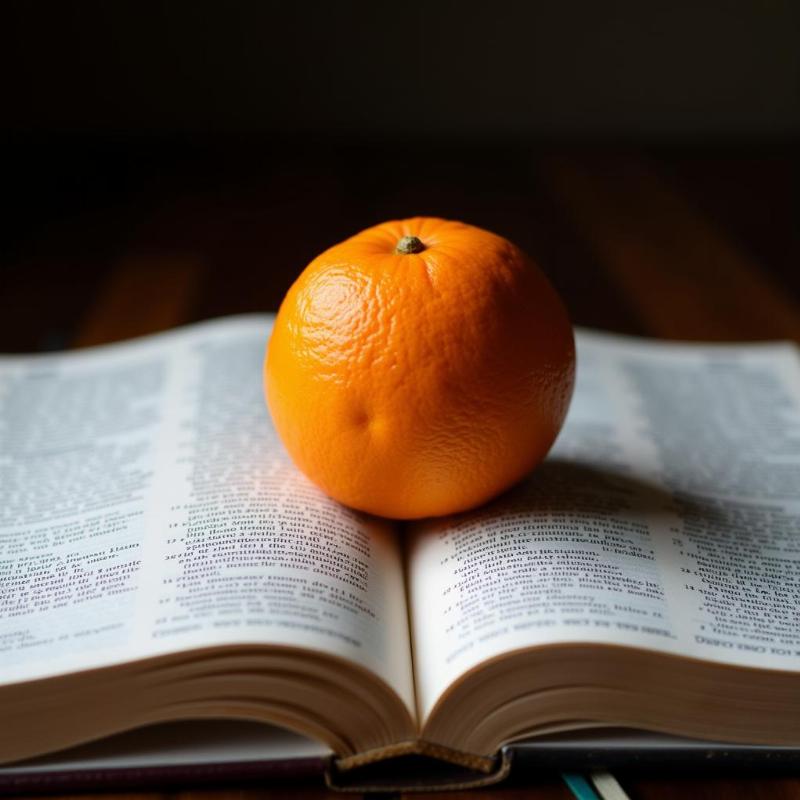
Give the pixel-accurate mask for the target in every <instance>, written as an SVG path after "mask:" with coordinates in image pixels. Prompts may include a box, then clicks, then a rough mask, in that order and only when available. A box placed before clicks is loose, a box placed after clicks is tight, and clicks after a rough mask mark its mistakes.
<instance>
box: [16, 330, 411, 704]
mask: <svg viewBox="0 0 800 800" xmlns="http://www.w3.org/2000/svg"><path fill="white" fill-rule="evenodd" d="M271 323H272V318H271V317H269V316H266V315H264V316H247V317H235V318H230V319H227V320H218V321H213V322H209V323H202V324H199V325H194V326H190V327H188V328H185V329H182V330H179V331H174V332H171V333H167V334H161V335H157V336H152V337H147V338H144V339H141V340H137V341H133V342H128V343H123V344H119V345H110V346H106V347H100V348H93V349H90V350H85V351H78V352H74V353H65V354H58V355H42V356H33V357H16V356H10V357H3V358H2V359H0V476H2V481H1V482H0V683H11V682H15V681H19V680H23V679H32V678H39V677H45V676H48V675H54V674H59V673H64V672H70V671H74V670H78V669H87V668H91V667H98V666H104V665H109V664H113V663H118V662H122V661H127V660H131V659H135V658H142V657H145V656H150V655H157V654H161V653H168V652H173V651H177V650H184V649H188V648H192V647H204V646H210V645H221V644H226V643H230V644H234V643H275V644H286V645H296V646H300V647H309V648H312V649H315V650H320V651H323V652H326V653H329V654H332V655H334V656H339V657H343V658H346V659H349V660H352V661H355V662H357V663H359V664H362V665H364V666H365V667H367V668H368V669H370V670H371V671H373V672H375V673H377V674H378V675H379V676H381V677H383V678H384V679H385V680H386V681H387V682H388V683H389V684H390V685H391V686H393V687H394V688H395V689H396V691H397V692H398V694H399V695H400V696H401V697H402V698H403V699H404V701H405V702H406V703H407V704H408V706H409V707H410V708H413V688H412V677H411V666H410V651H409V643H408V635H407V631H408V623H407V617H406V612H405V594H404V586H403V577H402V568H401V557H400V553H399V548H398V543H397V541H396V537H395V536H394V534H393V532H392V530H391V529H390V527H389V526H388V524H385V523H379V522H377V521H375V520H372V519H370V518H368V517H366V516H362V515H357V514H355V513H352V512H350V511H348V510H347V509H345V508H343V507H341V506H339V505H338V504H336V503H334V502H333V501H331V500H329V499H327V498H326V497H324V496H323V495H322V494H321V493H320V492H318V491H317V490H316V489H315V488H314V487H313V486H311V485H310V484H309V483H308V482H307V481H306V480H305V479H304V478H303V477H302V476H301V475H300V474H299V473H298V472H297V470H295V469H294V467H293V466H292V465H291V464H290V462H289V461H288V458H287V457H286V456H285V454H284V451H283V449H282V447H281V446H280V444H279V442H278V440H277V438H276V435H275V433H274V431H273V429H272V425H271V422H270V419H269V414H268V412H267V409H266V406H265V403H264V400H263V393H262V385H261V383H262V377H261V376H262V361H263V356H264V348H265V344H266V341H267V338H268V333H269V329H270V326H271Z"/></svg>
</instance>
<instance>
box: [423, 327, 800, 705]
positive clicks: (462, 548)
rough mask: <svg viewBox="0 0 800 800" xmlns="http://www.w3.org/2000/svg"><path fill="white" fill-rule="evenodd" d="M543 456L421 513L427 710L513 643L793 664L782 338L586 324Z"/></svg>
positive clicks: (793, 491) (795, 628)
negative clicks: (617, 329) (729, 339)
mask: <svg viewBox="0 0 800 800" xmlns="http://www.w3.org/2000/svg"><path fill="white" fill-rule="evenodd" d="M577 347H578V379H577V386H576V391H575V396H574V399H573V402H572V406H571V408H570V411H569V414H568V417H567V421H566V424H565V427H564V429H563V431H562V433H561V435H560V436H559V438H558V441H557V443H556V445H555V446H554V448H553V450H552V451H551V453H550V455H549V456H548V458H547V459H546V461H545V462H544V463H543V464H542V465H540V467H539V468H538V469H536V470H535V471H534V472H533V474H532V475H531V476H530V477H529V478H528V479H527V480H526V481H524V482H523V484H522V485H520V486H518V487H516V488H515V489H514V490H512V491H511V492H509V493H508V494H507V495H505V496H504V497H502V498H500V499H499V500H497V501H496V502H494V503H492V504H490V505H489V506H487V507H485V508H483V509H480V510H477V511H475V512H472V513H467V514H463V515H460V516H458V517H455V518H450V519H447V520H443V521H434V522H428V523H425V524H422V525H417V526H414V527H413V529H412V540H411V543H410V555H409V564H410V566H409V592H410V603H411V610H412V625H413V646H414V658H415V668H416V676H417V687H418V702H419V708H420V712H421V714H422V716H423V717H424V715H426V714H427V713H428V712H429V711H430V710H431V708H432V706H433V704H434V703H435V702H436V699H437V698H438V697H439V695H440V694H441V693H442V691H443V690H444V689H445V688H446V687H447V686H448V685H449V684H450V683H451V682H453V681H454V680H455V679H456V678H457V677H458V676H459V675H462V674H463V673H464V672H466V671H468V670H469V669H471V668H472V667H474V666H476V665H477V664H479V663H481V662H482V661H485V660H487V659H490V658H493V657H495V656H498V655H500V654H502V653H504V652H508V651H511V650H514V649H517V648H525V647H531V646H536V645H539V644H547V643H553V642H564V643H566V642H607V643H616V644H622V645H635V646H638V647H646V648H652V649H657V650H664V651H668V652H673V653H679V654H683V655H686V656H693V657H696V658H700V659H709V660H716V661H722V662H726V663H735V664H742V665H751V666H758V667H768V668H780V669H791V670H794V669H800V618H798V615H797V608H798V604H800V367H799V366H798V363H799V362H798V356H797V351H796V350H795V348H794V347H792V346H791V345H788V344H787V345H783V344H777V345H744V346H734V345H719V346H715V345H708V346H706V345H681V344H674V345H673V344H667V343H658V342H645V341H641V340H636V339H628V338H624V337H614V336H606V335H602V334H593V333H589V332H580V333H579V334H578V337H577Z"/></svg>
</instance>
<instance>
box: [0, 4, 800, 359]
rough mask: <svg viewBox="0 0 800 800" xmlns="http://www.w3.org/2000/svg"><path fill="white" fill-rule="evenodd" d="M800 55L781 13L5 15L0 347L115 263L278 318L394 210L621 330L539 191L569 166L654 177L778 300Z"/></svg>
mask: <svg viewBox="0 0 800 800" xmlns="http://www.w3.org/2000/svg"><path fill="white" fill-rule="evenodd" d="M798 43H800V4H798V3H796V2H792V1H791V0H783V1H780V0H773V1H771V2H770V1H768V0H762V2H757V1H756V0H746V1H744V2H737V1H735V0H734V1H732V0H728V2H722V1H720V2H695V3H688V2H687V3H680V2H677V3H676V2H645V3H642V2H634V1H633V0H625V1H624V2H620V1H617V2H602V3H600V2H591V1H590V0H570V1H568V2H558V3H556V2H553V3H533V2H508V0H506V1H505V2H503V1H499V2H498V1H497V0H493V1H492V2H478V1H477V0H462V2H446V1H445V0H429V2H402V3H400V2H394V3H389V2H347V1H346V0H345V1H343V2H313V0H306V1H305V2H294V3H292V2H282V3H277V2H276V3H270V2H262V3H255V2H254V3H244V2H224V3H223V2H219V3H213V2H195V3H189V2H161V3H152V2H150V3H148V2H143V3H128V2H71V3H70V2H63V3H55V2H54V3H43V2H11V3H5V4H3V5H2V7H0V45H1V47H0V49H1V50H2V55H1V56H0V58H1V59H2V64H1V67H2V78H0V81H1V82H2V106H0V108H1V111H0V114H2V117H0V120H1V124H2V137H3V139H2V157H1V159H0V168H2V193H3V194H2V196H3V200H4V203H3V207H4V210H3V212H2V219H3V223H2V226H1V227H0V270H1V272H0V280H2V283H0V320H2V327H0V350H4V351H9V350H11V351H14V350H37V349H48V348H54V347H63V346H67V345H68V344H69V343H70V342H74V341H75V336H76V335H77V332H78V331H79V330H80V328H81V325H82V324H83V322H82V321H83V320H85V317H86V314H87V313H89V310H90V308H91V307H92V304H93V303H94V302H95V301H96V299H97V297H98V296H99V294H100V293H101V292H102V289H103V286H105V284H106V282H107V280H108V277H109V274H110V273H111V272H113V270H114V269H116V268H117V267H118V265H119V264H120V263H121V262H123V261H126V263H130V259H131V258H141V259H144V261H148V259H149V263H150V269H151V273H148V274H152V275H154V276H155V277H153V292H158V291H164V290H165V289H164V288H163V287H160V286H159V281H158V275H157V270H156V271H155V272H153V270H152V264H153V263H155V262H156V261H158V260H159V259H160V260H161V262H162V263H163V262H164V261H165V260H166V261H168V260H169V259H170V258H175V259H189V260H191V261H192V262H193V263H196V264H198V265H199V271H200V278H199V280H200V282H201V283H202V291H199V292H198V293H197V299H196V301H193V303H192V305H191V307H190V309H189V311H188V312H187V320H188V319H199V318H203V317H206V316H212V315H217V314H223V313H234V312H237V311H245V310H268V309H274V308H276V307H277V304H278V303H279V301H280V298H281V297H282V295H283V293H284V291H285V289H286V288H287V287H288V285H289V283H290V282H291V280H292V279H293V277H294V276H295V275H296V274H297V272H299V270H301V269H302V268H303V266H304V265H305V264H306V263H307V262H308V261H309V260H310V259H311V258H312V257H313V256H314V255H315V254H316V253H317V252H319V251H320V250H321V249H323V248H324V247H326V246H328V245H329V244H332V243H334V242H336V241H338V240H339V239H341V238H343V237H345V236H347V235H349V234H351V233H353V232H355V231H356V230H359V229H361V228H363V227H366V226H367V225H370V224H373V223H375V222H378V221H380V220H382V219H386V218H389V217H395V216H406V215H412V214H437V215H442V216H449V217H457V218H462V219H465V220H466V221H469V222H472V223H475V224H478V225H482V226H485V227H488V228H491V229H494V230H496V231H498V232H499V233H502V234H504V235H507V236H509V237H510V238H512V239H514V240H515V241H517V242H518V243H519V244H521V245H522V246H523V247H525V248H526V249H528V250H529V251H530V252H531V253H532V254H533V255H534V256H535V257H536V258H537V259H538V260H539V261H540V262H541V263H542V265H543V267H544V268H545V269H546V271H548V272H549V273H550V275H551V277H552V279H553V280H554V282H555V283H556V285H557V286H558V288H559V289H560V290H561V291H562V293H563V294H564V296H565V299H566V300H567V303H568V305H569V307H570V310H571V312H572V314H573V317H574V318H575V320H576V321H577V322H579V323H582V324H589V325H598V326H601V327H610V328H615V329H618V330H632V331H633V330H637V324H636V320H635V319H634V318H633V317H632V316H629V315H626V312H625V309H624V308H622V307H621V306H620V304H619V303H617V304H616V306H614V304H613V303H611V301H610V300H608V301H607V302H606V301H605V300H604V298H605V297H606V296H607V295H608V293H609V291H610V290H609V289H608V287H606V286H605V285H604V282H603V280H602V277H601V276H600V274H599V272H597V271H596V270H593V266H592V264H593V255H592V253H591V248H589V247H588V246H585V245H584V244H582V242H581V240H580V236H579V235H577V232H576V231H575V230H574V229H573V227H572V224H571V222H570V220H569V218H568V215H565V214H564V212H563V209H562V208H561V206H560V204H559V203H558V201H557V199H555V198H554V197H553V194H552V191H551V189H550V188H549V184H548V182H547V180H546V179H545V178H544V177H543V175H546V174H547V165H548V164H549V160H550V159H551V158H553V157H560V156H561V155H563V154H564V153H566V154H568V155H570V156H573V155H575V156H578V157H580V158H584V157H589V158H596V157H597V156H598V154H599V156H600V157H601V158H602V157H605V156H606V155H608V156H609V157H612V158H613V157H615V156H616V155H618V154H620V153H623V154H630V153H635V154H636V155H637V157H644V158H646V159H649V160H650V161H651V162H652V163H655V164H657V165H658V168H659V170H660V171H661V173H662V175H663V176H664V177H665V179H666V180H668V181H670V182H672V184H673V185H675V186H677V187H678V188H680V189H681V190H684V191H688V193H689V196H690V199H691V202H692V203H695V204H696V205H697V206H698V207H699V208H700V209H701V210H702V211H703V213H705V214H707V215H708V216H709V217H710V219H712V220H717V221H719V222H720V223H721V224H724V225H725V226H726V227H727V228H728V229H729V230H730V231H731V233H732V235H733V236H734V238H735V239H736V240H737V242H738V243H739V244H741V245H743V246H744V247H745V248H747V250H748V252H749V253H752V254H753V256H754V258H756V259H757V260H758V261H759V263H761V264H764V265H766V266H767V267H768V268H769V269H770V270H772V271H773V272H774V273H775V276H776V279H777V280H778V281H779V282H780V285H781V286H782V287H783V289H784V290H785V291H786V292H796V291H797V289H798V286H797V284H798V279H797V272H798V268H797V264H798V261H797V257H798V253H800V247H798V244H797V233H796V228H797V225H796V220H797V212H798V207H797V191H796V190H797V178H798V170H797V159H796V142H797V138H798V134H799V133H800V46H799V44H798ZM612 306H614V310H613V312H612V311H610V310H609V309H610V308H611V307H612Z"/></svg>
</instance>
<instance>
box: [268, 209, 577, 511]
mask: <svg viewBox="0 0 800 800" xmlns="http://www.w3.org/2000/svg"><path fill="white" fill-rule="evenodd" d="M574 376H575V350H574V343H573V336H572V326H571V325H570V322H569V319H568V317H567V314H566V311H565V309H564V307H563V305H562V303H561V300H560V299H559V297H558V295H557V294H556V292H555V290H554V289H553V288H552V286H551V285H550V283H549V282H548V281H547V279H546V278H545V276H544V275H543V273H542V272H541V271H540V270H539V268H538V267H537V266H536V265H535V264H534V263H533V262H532V261H531V260H530V259H529V258H528V257H527V256H526V255H525V254H524V253H523V252H522V251H521V250H520V249H519V248H518V247H516V246H515V245H513V244H512V243H511V242H509V241H508V240H506V239H504V238H502V237H500V236H497V235H495V234H493V233H489V232H488V231H485V230H482V229H480V228H476V227H474V226H471V225H465V224H463V223H460V222H451V221H447V220H442V219H436V218H431V217H416V218H413V219H406V220H398V221H392V222H386V223H383V224H381V225H376V226H375V227H373V228H369V229H367V230H365V231H362V232H361V233H358V234H356V235H355V236H353V237H351V238H350V239H347V240H346V241H344V242H341V243H340V244H338V245H335V246H334V247H331V248H330V249H329V250H326V251H325V252H324V253H322V254H321V255H320V256H318V257H317V258H316V259H314V260H313V261H312V262H311V263H310V264H309V265H308V266H307V267H306V269H305V270H304V271H303V273H302V274H301V275H300V277H299V278H298V279H297V281H296V282H295V283H294V285H293V286H292V287H291V289H290V290H289V292H288V294H287V295H286V298H285V299H284V301H283V304H282V305H281V308H280V311H279V313H278V316H277V319H276V321H275V327H274V330H273V334H272V337H271V340H270V343H269V347H268V351H267V358H266V361H265V367H264V378H265V392H266V397H267V402H268V405H269V408H270V411H271V414H272V419H273V421H274V424H275V427H276V429H277V431H278V434H279V435H280V437H281V439H282V440H283V443H284V445H285V446H286V449H287V450H288V452H289V454H290V456H291V457H292V459H293V460H294V462H295V463H296V465H297V466H298V467H299V468H300V469H301V470H302V471H303V472H304V473H305V474H306V475H307V476H308V477H309V478H310V479H311V480H312V481H314V482H315V483H316V484H317V485H318V486H320V487H321V488H322V489H323V490H324V491H325V492H326V493H327V494H329V495H330V496H331V497H333V498H335V499H337V500H339V501H340V502H342V503H345V504H346V505H349V506H352V507H353V508H357V509H360V510H363V511H368V512H371V513H373V514H378V515H381V516H385V517H393V518H398V519H414V518H420V517H427V516H438V515H442V514H450V513H454V512H457V511H462V510H465V509H468V508H471V507H473V506H477V505H479V504H481V503H483V502H485V501H487V500H489V499H490V498H492V497H494V496H495V495H497V494H498V493H500V492H502V491H503V490H505V489H507V488H508V487H510V486H511V485H512V484H514V483H516V482H517V481H518V480H520V479H521V478H522V477H523V476H524V475H525V474H526V473H527V472H529V471H530V470H531V469H532V468H533V467H534V466H535V465H536V464H537V463H538V462H539V461H541V459H542V458H544V456H545V455H546V453H547V451H548V449H549V448H550V446H551V444H552V443H553V441H554V440H555V437H556V435H557V434H558V431H559V429H560V427H561V424H562V422H563V419H564V416H565V414H566V411H567V407H568V405H569V400H570V397H571V395H572V389H573V383H574Z"/></svg>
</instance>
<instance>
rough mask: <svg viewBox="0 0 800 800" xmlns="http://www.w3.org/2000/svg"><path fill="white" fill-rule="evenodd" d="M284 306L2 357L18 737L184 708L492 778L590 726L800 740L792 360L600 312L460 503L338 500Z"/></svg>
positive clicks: (799, 382) (3, 538)
mask: <svg viewBox="0 0 800 800" xmlns="http://www.w3.org/2000/svg"><path fill="white" fill-rule="evenodd" d="M270 325H271V317H269V316H266V315H265V316H242V317H233V318H228V319H222V320H216V321H212V322H208V323H201V324H198V325H193V326H190V327H187V328H184V329H180V330H177V331H173V332H170V333H166V334H161V335H157V336H152V337H147V338H143V339H140V340H136V341H132V342H126V343H122V344H115V345H109V346H104V347H98V348H94V349H89V350H84V351H76V352H71V353H65V354H55V355H50V354H47V355H37V356H25V357H22V356H8V357H3V358H2V359H0V708H1V709H2V724H1V725H0V763H2V764H9V763H12V762H17V761H20V760H23V759H29V758H32V757H34V756H41V755H42V754H46V753H53V752H56V751H59V750H62V749H64V748H68V747H71V746H73V745H76V744H79V743H83V742H89V741H92V740H97V739H100V738H102V737H107V736H110V735H112V734H115V733H119V732H121V731H125V730H129V729H132V728H137V727H141V726H147V725H152V724H154V723H174V722H177V721H180V720H202V719H230V720H252V721H261V722H265V723H271V724H272V725H278V726H281V727H283V728H286V729H289V730H290V731H294V732H296V733H301V734H303V735H305V736H307V737H310V738H311V739H314V740H317V741H319V742H321V743H322V744H323V745H324V747H325V748H326V749H329V750H330V751H331V752H333V753H334V754H336V756H337V757H338V758H337V766H338V769H339V770H340V771H348V770H351V769H354V768H356V767H359V766H362V765H365V764H369V763H370V762H374V761H378V760H381V759H387V758H391V757H393V756H402V755H404V754H423V755H427V756H431V757H433V758H437V759H443V760H445V761H449V762H453V763H456V764H459V765H462V766H464V767H467V768H469V769H473V770H475V771H477V772H478V773H482V772H485V773H488V772H490V771H491V770H492V769H493V768H495V761H494V756H495V754H496V753H497V752H498V749H499V748H500V747H501V746H503V745H504V744H507V743H509V742H514V741H518V740H523V739H530V738H531V737H536V736H543V735H546V734H552V733H553V732H556V731H569V730H572V731H579V730H581V729H591V728H595V727H597V726H615V727H625V728H635V729H642V730H646V731H656V732H666V733H673V734H679V735H683V736H690V737H694V738H697V739H714V740H722V741H726V742H733V743H735V742H739V743H748V744H754V745H755V744H762V745H764V744H766V745H800V614H799V613H798V609H800V361H798V357H797V352H796V350H795V349H794V348H793V347H792V346H791V345H788V344H768V345H742V346H733V345H686V344H666V343H659V342H646V341H639V340H635V339H628V338H622V337H615V336H610V335H604V334H596V333H590V332H585V331H580V332H579V333H578V335H577V345H578V381H577V388H576V394H575V397H574V400H573V404H572V407H571V409H570V413H569V415H568V419H567V423H566V426H565V428H564V430H563V431H562V433H561V435H560V437H559V439H558V441H557V443H556V445H555V447H554V448H553V450H552V452H551V453H550V455H549V456H548V458H547V460H546V461H545V463H544V464H542V465H541V466H540V467H539V468H538V469H537V470H535V471H534V473H533V474H532V475H531V476H530V477H529V478H528V479H527V480H526V481H525V482H524V483H523V484H521V485H519V486H518V487H516V488H515V489H513V490H511V491H510V492H509V493H507V494H506V495H505V496H503V497H501V498H499V499H498V500H496V501H495V502H493V503H491V504H490V505H488V506H486V507H483V508H480V509H478V510H476V511H473V512H470V513H465V514H462V515H459V516H457V517H454V518H447V519H437V520H429V521H424V522H420V523H415V524H402V525H401V524H397V523H392V522H390V521H386V520H381V519H376V518H371V517H367V516H365V515H362V514H359V513H355V512H353V511H350V510H348V509H346V508H343V507H342V506H340V505H337V504H336V503H335V502H333V501H331V500H329V499H327V498H326V497H324V496H323V495H322V494H321V493H320V492H319V491H318V490H317V489H316V488H315V487H313V486H312V485H311V484H310V483H309V482H308V481H306V480H305V479H304V478H303V477H302V476H301V475H300V474H299V473H298V472H297V471H296V470H295V469H294V468H293V466H292V465H291V463H290V462H289V461H288V459H287V457H286V456H285V455H284V453H283V451H282V448H281V446H280V444H279V442H278V440H277V439H276V437H275V434H274V433H273V430H272V427H271V424H270V421H269V416H268V413H267V410H266V407H265V404H264V401H263V399H262V388H261V363H262V358H263V353H264V347H265V344H266V341H267V338H268V335H269V329H270Z"/></svg>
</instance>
